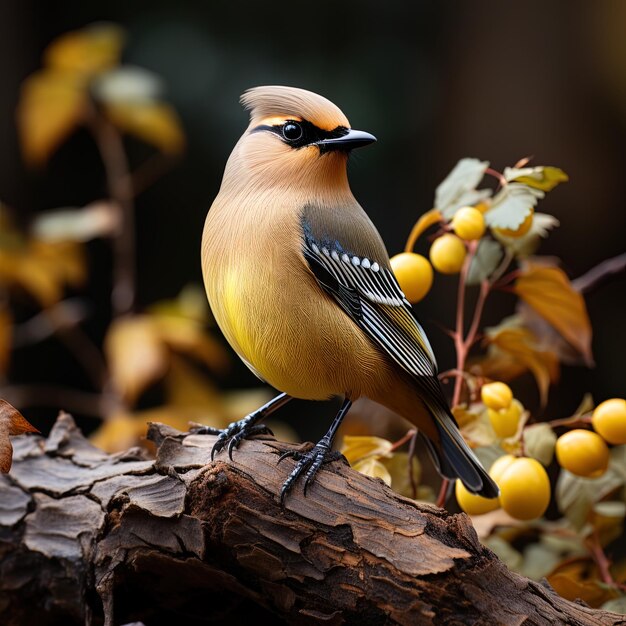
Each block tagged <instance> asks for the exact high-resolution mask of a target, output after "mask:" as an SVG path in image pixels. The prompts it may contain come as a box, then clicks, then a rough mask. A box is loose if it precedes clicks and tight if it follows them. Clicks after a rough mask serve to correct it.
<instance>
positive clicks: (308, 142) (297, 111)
mask: <svg viewBox="0 0 626 626" xmlns="http://www.w3.org/2000/svg"><path fill="white" fill-rule="evenodd" d="M241 102H242V104H243V106H244V107H245V108H246V109H248V110H249V111H250V125H249V126H248V128H247V129H246V132H245V133H244V134H243V136H242V137H241V139H240V140H239V142H238V144H237V146H236V147H235V150H234V151H233V155H232V156H231V159H230V160H229V164H228V166H227V170H226V175H225V180H226V179H227V178H231V179H233V178H236V180H237V181H238V182H239V184H249V183H250V182H254V183H256V184H257V185H262V186H265V187H275V186H281V187H285V186H292V187H298V188H302V187H303V186H308V185H325V186H327V187H328V186H330V187H332V186H338V185H339V186H340V185H345V186H346V187H347V176H346V162H347V159H348V154H349V153H350V151H351V150H353V149H354V148H359V147H362V146H366V145H368V144H370V143H372V142H374V141H376V138H375V137H374V136H373V135H370V134H369V133H366V132H363V131H359V130H354V129H352V128H350V123H349V122H348V119H347V118H346V116H345V115H344V114H343V113H342V111H341V110H340V109H339V108H338V107H337V106H336V105H334V104H333V103H332V102H330V100H327V99H326V98H324V97H322V96H320V95H318V94H315V93H312V92H310V91H306V90H304V89H297V88H295V87H282V86H266V87H254V88H253V89H249V90H248V91H246V92H245V93H244V94H243V95H242V97H241Z"/></svg>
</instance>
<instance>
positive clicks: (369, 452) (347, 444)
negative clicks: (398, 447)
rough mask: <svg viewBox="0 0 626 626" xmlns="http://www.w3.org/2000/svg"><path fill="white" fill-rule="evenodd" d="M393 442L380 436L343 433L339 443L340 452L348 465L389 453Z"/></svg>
mask: <svg viewBox="0 0 626 626" xmlns="http://www.w3.org/2000/svg"><path fill="white" fill-rule="evenodd" d="M392 446H393V444H392V443H391V441H387V439H383V438H382V437H373V436H360V435H345V436H344V438H343V442H342V445H341V454H343V455H344V456H345V457H346V460H347V461H348V463H350V465H354V464H355V463H358V462H359V461H361V460H363V459H366V458H369V457H373V458H379V457H382V456H386V455H388V454H389V453H390V451H391V448H392Z"/></svg>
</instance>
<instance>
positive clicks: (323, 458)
mask: <svg viewBox="0 0 626 626" xmlns="http://www.w3.org/2000/svg"><path fill="white" fill-rule="evenodd" d="M351 406H352V401H351V400H348V398H346V399H345V400H344V401H343V404H342V405H341V409H339V413H337V415H336V417H335V419H334V420H333V423H332V424H331V425H330V428H329V429H328V432H327V433H326V434H325V435H324V436H323V437H322V438H321V440H320V441H319V442H318V443H317V444H316V445H315V446H313V448H311V449H310V450H309V451H308V452H299V451H297V450H289V451H287V452H284V453H283V454H281V455H280V458H279V459H278V462H279V463H280V462H281V461H282V460H283V459H286V458H287V457H291V458H292V459H295V460H296V461H297V463H296V466H295V468H294V469H293V471H292V472H291V474H289V476H288V478H287V480H286V481H285V482H284V483H283V486H282V488H281V490H280V503H281V504H283V503H284V501H285V497H286V495H287V493H289V491H290V490H291V489H292V488H293V486H294V484H295V483H296V481H297V480H298V478H299V477H300V476H301V475H302V474H303V473H304V495H305V496H306V490H307V487H308V486H309V484H310V482H311V481H312V480H313V478H314V476H315V474H317V472H318V470H319V469H320V467H321V466H322V465H323V464H324V463H330V462H331V461H336V460H338V459H340V458H341V456H342V455H341V453H340V452H336V451H335V452H333V451H332V450H331V446H332V445H333V439H334V438H335V435H336V434H337V429H338V428H339V426H340V424H341V422H342V421H343V418H344V417H345V416H346V413H347V412H348V410H349V409H350V407H351ZM305 472H306V473H305Z"/></svg>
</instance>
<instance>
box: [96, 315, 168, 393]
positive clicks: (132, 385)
mask: <svg viewBox="0 0 626 626" xmlns="http://www.w3.org/2000/svg"><path fill="white" fill-rule="evenodd" d="M104 348H105V351H106V355H107V361H108V364H109V368H110V371H111V377H112V379H113V384H114V385H115V387H116V388H117V389H118V391H119V392H120V393H121V394H122V395H123V396H124V398H126V400H127V401H128V402H130V403H131V404H132V403H134V402H135V400H137V398H138V397H139V395H140V394H141V393H142V392H143V391H144V390H145V389H146V387H148V386H149V385H150V384H152V383H154V382H155V381H156V380H158V379H159V378H161V377H162V376H163V375H164V374H165V371H166V370H167V366H168V358H169V355H168V353H167V350H166V347H165V345H164V344H163V342H162V340H161V337H160V336H159V333H158V331H157V329H156V328H155V325H154V323H153V321H152V319H151V318H150V317H149V316H147V315H136V316H133V317H124V318H121V319H118V320H115V321H114V322H113V323H112V324H111V326H110V327H109V331H108V333H107V336H106V338H105V343H104Z"/></svg>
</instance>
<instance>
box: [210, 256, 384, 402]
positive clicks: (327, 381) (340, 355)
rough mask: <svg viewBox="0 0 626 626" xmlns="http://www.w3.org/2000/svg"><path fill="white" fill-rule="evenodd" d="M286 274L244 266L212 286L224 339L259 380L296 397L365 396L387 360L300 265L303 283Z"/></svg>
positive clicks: (232, 268) (226, 272) (229, 270)
mask: <svg viewBox="0 0 626 626" xmlns="http://www.w3.org/2000/svg"><path fill="white" fill-rule="evenodd" d="M293 269H294V268H292V270H293ZM298 269H299V271H298ZM286 271H291V270H289V269H282V270H278V271H274V272H268V271H264V270H263V269H262V268H258V267H257V268H255V270H252V269H251V268H249V267H246V266H245V264H241V263H238V264H237V265H236V266H230V267H228V268H227V269H226V268H225V270H224V272H223V273H222V280H220V281H217V282H218V284H215V285H213V286H209V285H208V284H207V292H208V294H209V301H210V302H211V306H212V308H213V313H214V315H215V318H216V320H217V322H218V324H219V326H220V328H221V329H222V332H223V333H224V335H225V337H226V338H227V340H228V341H229V343H230V344H231V346H232V347H233V348H234V350H235V351H236V352H237V354H238V355H239V356H240V357H241V358H242V360H243V361H244V362H245V363H246V364H247V365H248V366H249V367H250V368H251V369H252V370H253V371H254V372H255V373H257V375H259V376H260V377H261V378H263V379H264V380H265V381H267V382H268V383H269V384H271V385H272V386H273V387H275V388H276V389H279V390H280V391H284V392H286V393H288V394H289V395H291V396H295V397H298V398H305V399H309V400H323V399H326V398H329V397H331V396H333V395H339V394H344V393H348V394H349V395H350V396H351V397H358V396H360V395H367V393H368V390H369V389H370V387H371V386H372V385H373V383H374V381H377V380H379V377H378V376H373V374H374V372H378V374H379V375H380V372H381V371H384V370H386V369H387V365H386V363H385V361H384V358H383V357H382V356H381V355H380V354H379V353H378V351H377V350H376V349H375V348H374V347H373V346H372V344H371V343H370V342H369V340H368V339H367V338H366V337H365V336H364V335H363V334H362V332H361V331H360V329H359V328H358V327H357V326H356V324H355V323H354V322H353V321H352V320H351V319H350V318H349V317H348V316H347V315H346V314H345V313H344V312H343V311H342V310H341V309H340V307H339V306H338V305H337V304H336V303H335V302H334V300H332V298H330V297H329V296H328V295H327V294H326V293H325V292H324V291H322V289H321V288H320V287H319V286H318V285H317V283H316V281H315V279H314V277H313V276H312V275H311V274H309V273H308V270H306V268H305V266H304V265H302V266H301V267H300V268H298V267H297V265H296V267H295V271H298V277H297V278H295V277H294V275H286V274H285V272H286ZM300 272H301V274H300ZM219 283H221V284H219Z"/></svg>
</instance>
